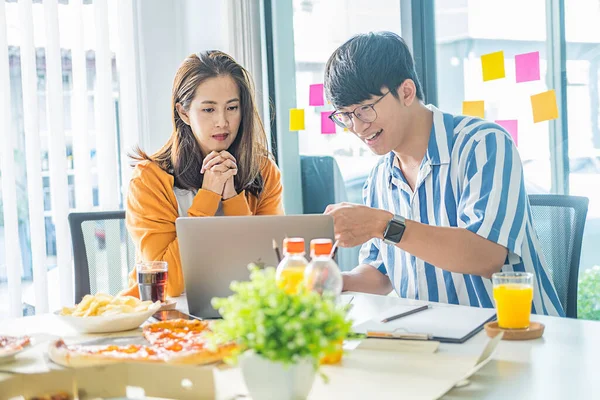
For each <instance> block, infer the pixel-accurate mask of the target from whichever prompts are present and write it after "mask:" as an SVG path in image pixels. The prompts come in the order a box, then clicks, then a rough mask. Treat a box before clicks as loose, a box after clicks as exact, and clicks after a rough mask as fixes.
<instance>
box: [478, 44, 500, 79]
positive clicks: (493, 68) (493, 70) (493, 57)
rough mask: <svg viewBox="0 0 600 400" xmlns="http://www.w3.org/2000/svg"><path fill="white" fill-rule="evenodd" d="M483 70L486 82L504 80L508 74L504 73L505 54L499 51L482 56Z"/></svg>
mask: <svg viewBox="0 0 600 400" xmlns="http://www.w3.org/2000/svg"><path fill="white" fill-rule="evenodd" d="M481 68H482V70H483V81H484V82H487V81H491V80H494V79H500V78H504V77H505V76H506V72H505V71H504V52H503V51H497V52H495V53H490V54H485V55H483V56H481Z"/></svg>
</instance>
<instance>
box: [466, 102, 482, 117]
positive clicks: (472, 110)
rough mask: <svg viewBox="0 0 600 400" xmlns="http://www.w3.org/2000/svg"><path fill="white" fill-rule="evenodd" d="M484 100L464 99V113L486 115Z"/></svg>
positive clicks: (478, 115) (477, 115)
mask: <svg viewBox="0 0 600 400" xmlns="http://www.w3.org/2000/svg"><path fill="white" fill-rule="evenodd" d="M484 104H485V103H484V101H483V100H478V101H463V110H462V113H463V115H469V116H471V117H479V118H483V117H484Z"/></svg>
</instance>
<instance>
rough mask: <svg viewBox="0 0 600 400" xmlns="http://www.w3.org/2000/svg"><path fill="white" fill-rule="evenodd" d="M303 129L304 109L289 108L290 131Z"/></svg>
mask: <svg viewBox="0 0 600 400" xmlns="http://www.w3.org/2000/svg"><path fill="white" fill-rule="evenodd" d="M303 130H304V109H302V108H291V109H290V131H303Z"/></svg>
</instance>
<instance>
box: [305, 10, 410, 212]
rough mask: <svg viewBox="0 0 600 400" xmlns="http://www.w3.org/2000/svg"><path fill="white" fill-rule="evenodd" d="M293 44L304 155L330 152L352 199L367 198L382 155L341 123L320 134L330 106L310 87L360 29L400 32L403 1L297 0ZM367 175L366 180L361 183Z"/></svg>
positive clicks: (320, 77)
mask: <svg viewBox="0 0 600 400" xmlns="http://www.w3.org/2000/svg"><path fill="white" fill-rule="evenodd" d="M293 4H294V45H295V59H296V98H297V107H298V108H304V109H305V128H306V129H305V130H304V131H301V132H299V133H298V137H299V139H298V140H299V145H300V154H303V155H331V156H334V157H335V159H336V161H337V162H338V164H339V166H340V170H341V173H342V176H343V178H344V181H345V182H347V183H348V182H350V181H352V182H355V181H356V180H358V183H356V182H355V183H353V184H352V185H350V186H348V187H347V190H348V191H350V192H349V193H348V196H349V197H352V198H353V199H356V198H358V199H359V200H358V201H359V202H362V195H361V190H362V182H364V180H365V179H366V177H367V175H368V173H369V172H370V170H371V167H372V166H373V165H374V163H375V162H376V161H377V157H376V156H374V155H373V154H371V152H370V151H369V150H368V148H367V147H366V146H365V145H364V144H363V143H362V142H361V141H360V140H358V139H357V138H355V137H354V136H353V134H351V133H349V132H344V131H343V129H342V128H340V127H336V129H337V130H336V132H337V133H336V134H322V133H321V112H323V111H330V112H331V111H333V108H332V107H331V105H328V104H325V106H317V107H312V106H309V105H308V104H309V87H310V85H311V84H317V83H323V75H324V71H325V63H326V62H327V60H328V59H329V56H330V55H331V54H332V53H333V51H334V50H335V49H336V48H337V47H338V46H340V45H341V44H342V43H344V42H345V41H346V40H348V39H349V38H350V37H352V36H353V35H355V34H357V33H366V32H369V31H381V30H388V31H393V32H396V33H398V34H400V1H399V0H380V1H376V2H373V1H365V0H328V1H318V0H294V3H293ZM360 179H362V181H360Z"/></svg>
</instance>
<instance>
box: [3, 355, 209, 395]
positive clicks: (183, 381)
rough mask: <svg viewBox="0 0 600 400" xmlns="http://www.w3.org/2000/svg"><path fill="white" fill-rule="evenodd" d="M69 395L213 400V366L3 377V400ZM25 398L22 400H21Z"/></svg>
mask: <svg viewBox="0 0 600 400" xmlns="http://www.w3.org/2000/svg"><path fill="white" fill-rule="evenodd" d="M60 392H64V393H68V394H69V395H70V396H71V399H74V398H75V396H74V393H75V392H78V395H79V398H80V399H81V400H86V399H98V398H100V399H102V398H104V399H107V398H127V397H134V398H138V399H139V398H144V396H146V397H152V398H163V399H182V400H187V399H214V398H215V386H214V380H213V367H212V366H205V367H197V366H179V365H165V364H135V363H122V364H108V365H103V366H96V367H86V368H78V369H65V370H58V371H50V372H47V373H41V374H14V375H10V376H6V375H5V376H2V377H0V400H8V399H11V398H15V397H16V398H23V397H24V398H25V399H29V398H31V397H35V396H43V395H49V394H54V393H60ZM20 396H22V397H20Z"/></svg>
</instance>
